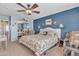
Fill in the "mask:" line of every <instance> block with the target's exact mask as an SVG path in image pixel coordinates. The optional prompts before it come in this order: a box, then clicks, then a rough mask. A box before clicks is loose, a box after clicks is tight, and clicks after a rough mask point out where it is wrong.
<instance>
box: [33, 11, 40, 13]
mask: <svg viewBox="0 0 79 59" xmlns="http://www.w3.org/2000/svg"><path fill="white" fill-rule="evenodd" d="M32 12H34V13H37V14H39V13H40V11H32Z"/></svg>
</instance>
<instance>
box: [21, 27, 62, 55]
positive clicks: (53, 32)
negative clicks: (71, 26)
mask: <svg viewBox="0 0 79 59" xmlns="http://www.w3.org/2000/svg"><path fill="white" fill-rule="evenodd" d="M45 32H46V33H47V34H46V33H45ZM60 33H61V32H60V29H53V28H45V29H41V30H40V33H39V34H33V35H26V36H23V37H21V38H20V40H19V42H20V43H21V44H23V45H25V46H26V47H28V48H30V49H31V50H32V51H34V53H35V54H36V55H41V54H43V53H44V52H45V51H46V50H48V49H49V48H51V47H52V46H54V45H55V44H57V42H58V38H60Z"/></svg>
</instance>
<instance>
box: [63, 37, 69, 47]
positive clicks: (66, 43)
mask: <svg viewBox="0 0 79 59" xmlns="http://www.w3.org/2000/svg"><path fill="white" fill-rule="evenodd" d="M67 45H69V39H68V38H65V39H64V44H63V46H67Z"/></svg>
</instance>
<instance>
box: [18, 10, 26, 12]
mask: <svg viewBox="0 0 79 59" xmlns="http://www.w3.org/2000/svg"><path fill="white" fill-rule="evenodd" d="M17 12H25V10H17Z"/></svg>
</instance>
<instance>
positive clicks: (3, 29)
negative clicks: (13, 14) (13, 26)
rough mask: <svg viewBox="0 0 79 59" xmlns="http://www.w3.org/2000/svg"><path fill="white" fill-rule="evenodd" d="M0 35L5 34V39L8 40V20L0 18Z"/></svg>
mask: <svg viewBox="0 0 79 59" xmlns="http://www.w3.org/2000/svg"><path fill="white" fill-rule="evenodd" d="M0 36H1V37H3V36H6V37H7V40H9V21H8V20H3V19H1V20H0Z"/></svg>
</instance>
